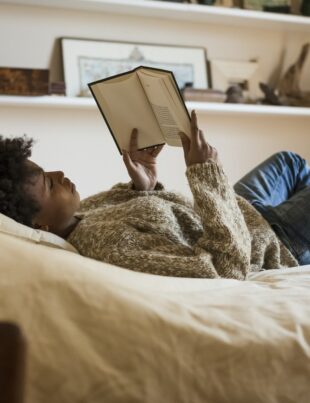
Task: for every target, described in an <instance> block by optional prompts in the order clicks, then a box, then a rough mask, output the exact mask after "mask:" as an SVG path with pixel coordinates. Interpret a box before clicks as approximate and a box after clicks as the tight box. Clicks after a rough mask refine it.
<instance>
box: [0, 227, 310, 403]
mask: <svg viewBox="0 0 310 403" xmlns="http://www.w3.org/2000/svg"><path fill="white" fill-rule="evenodd" d="M0 230H1V228H0ZM0 245H1V260H0V320H1V321H9V322H12V323H15V324H18V326H20V328H21V329H22V332H23V334H24V336H25V338H26V342H27V361H26V389H25V396H26V402H29V403H43V402H44V403H56V402H57V403H84V402H87V403H88V402H89V403H103V402H104V403H131V402H133V403H136V402H137V403H138V402H141V403H153V402H154V403H160V402H168V403H183V402H184V403H206V402H210V403H217V402H220V403H224V402H227V403H228V402H229V403H232V402H238V403H242V402H246V403H253V402H255V403H256V402H262V403H269V402H270V403H275V402H279V403H288V402H294V403H296V402H298V403H303V402H304V403H308V402H309V401H310V386H309V377H310V292H309V290H310V266H303V267H296V268H291V269H281V270H270V271H262V272H259V273H253V274H251V275H249V278H248V280H247V281H238V280H226V279H225V280H224V279H222V280H208V279H185V278H170V277H162V276H155V275H149V274H143V273H138V272H133V271H129V270H126V269H122V268H120V267H116V266H111V265H108V264H104V263H101V262H97V261H94V260H92V259H88V258H85V257H82V256H80V255H79V254H77V253H75V252H74V250H68V249H67V248H66V247H65V246H64V245H51V244H48V242H45V243H44V242H40V240H38V239H36V240H35V241H33V240H29V239H26V238H25V237H22V236H15V235H14V234H10V233H9V232H8V231H5V230H2V231H0ZM51 246H53V247H51Z"/></svg>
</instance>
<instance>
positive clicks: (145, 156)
mask: <svg viewBox="0 0 310 403" xmlns="http://www.w3.org/2000/svg"><path fill="white" fill-rule="evenodd" d="M163 146H164V145H161V146H155V147H150V148H147V149H145V150H138V129H133V131H132V133H131V138H130V145H129V152H128V151H126V150H122V152H123V161H124V163H125V165H126V168H127V171H128V174H129V176H130V177H131V179H132V181H133V184H134V187H135V189H137V190H154V188H155V186H156V183H157V169H156V157H157V156H158V154H159V153H160V152H161V150H162V148H163Z"/></svg>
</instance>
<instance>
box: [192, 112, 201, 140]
mask: <svg viewBox="0 0 310 403" xmlns="http://www.w3.org/2000/svg"><path fill="white" fill-rule="evenodd" d="M191 136H192V140H193V141H194V142H195V143H196V144H197V143H199V128H198V120H197V115H196V111H195V110H194V109H193V110H192V113H191Z"/></svg>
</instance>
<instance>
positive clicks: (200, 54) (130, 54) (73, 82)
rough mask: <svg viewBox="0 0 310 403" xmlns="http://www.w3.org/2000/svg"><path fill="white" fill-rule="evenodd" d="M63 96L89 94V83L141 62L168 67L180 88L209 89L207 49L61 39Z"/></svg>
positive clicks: (152, 65)
mask: <svg viewBox="0 0 310 403" xmlns="http://www.w3.org/2000/svg"><path fill="white" fill-rule="evenodd" d="M61 49H62V59H63V69H64V78H65V83H66V95H67V96H69V97H79V96H80V97H81V96H82V97H91V93H90V91H89V88H88V85H87V84H88V83H90V82H94V81H97V80H100V79H104V78H107V77H109V76H112V75H116V74H120V73H124V72H125V71H128V70H132V69H134V68H135V67H138V66H140V65H144V66H149V67H156V68H161V69H165V70H170V71H172V72H173V73H174V75H175V78H176V81H177V83H178V86H179V87H180V89H182V88H184V87H185V85H189V84H190V85H191V86H192V87H193V88H201V89H206V88H209V77H208V73H207V62H206V60H207V51H206V49H205V48H202V47H189V46H188V47H185V46H176V45H159V44H146V43H138V42H137V43H132V42H117V41H104V40H90V39H79V38H61Z"/></svg>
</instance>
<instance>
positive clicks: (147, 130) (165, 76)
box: [88, 66, 191, 154]
mask: <svg viewBox="0 0 310 403" xmlns="http://www.w3.org/2000/svg"><path fill="white" fill-rule="evenodd" d="M88 86H89V88H90V90H91V93H92V95H93V97H94V99H95V101H96V103H97V106H98V108H99V109H100V111H101V114H102V116H103V118H104V120H105V122H106V124H107V126H108V128H109V130H110V132H111V134H112V136H113V138H114V141H115V143H116V145H117V147H118V150H119V152H120V153H121V154H122V152H121V150H122V149H125V150H129V143H130V136H131V132H132V129H133V128H137V129H138V149H143V148H147V147H152V146H155V145H160V144H164V143H167V144H168V145H171V146H181V141H180V137H179V134H178V133H179V132H180V131H182V132H184V133H185V134H186V135H187V136H188V137H189V138H190V133H191V130H190V115H189V113H188V111H187V108H186V105H185V103H184V100H183V98H182V95H181V93H180V90H179V88H178V85H177V82H176V80H175V77H174V75H173V73H172V72H171V71H168V70H163V69H155V68H151V67H146V66H139V67H137V68H135V69H133V70H131V71H128V72H126V73H122V74H118V75H115V76H112V77H108V78H105V79H103V80H99V81H95V82H93V83H89V84H88Z"/></svg>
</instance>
